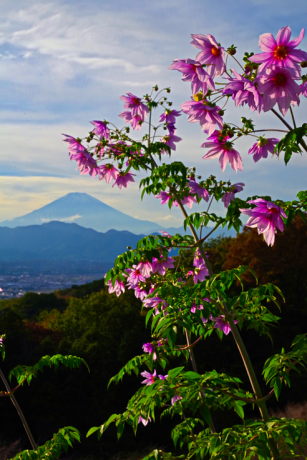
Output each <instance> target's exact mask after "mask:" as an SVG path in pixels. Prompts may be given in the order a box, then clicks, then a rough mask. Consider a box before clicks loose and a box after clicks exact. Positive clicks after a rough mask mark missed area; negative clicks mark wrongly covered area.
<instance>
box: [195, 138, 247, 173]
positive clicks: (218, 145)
mask: <svg viewBox="0 0 307 460" xmlns="http://www.w3.org/2000/svg"><path fill="white" fill-rule="evenodd" d="M211 139H212V140H211ZM208 141H209V142H208ZM201 146H202V147H205V148H209V149H210V150H209V152H207V153H206V154H205V155H204V156H203V159H204V160H212V159H214V158H217V157H219V163H220V166H221V168H222V170H223V171H225V168H226V165H227V162H228V161H229V163H230V166H231V167H232V169H234V170H235V172H237V170H238V169H240V171H242V158H241V155H240V154H239V152H237V151H236V150H235V149H234V148H233V147H232V143H231V142H229V141H226V142H225V141H224V140H220V139H219V138H217V137H216V134H215V133H213V136H212V138H211V137H208V139H207V142H204V143H203V144H202V145H201Z"/></svg>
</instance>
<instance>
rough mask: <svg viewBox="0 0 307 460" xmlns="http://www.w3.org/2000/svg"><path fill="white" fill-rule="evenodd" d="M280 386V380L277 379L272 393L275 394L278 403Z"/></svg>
mask: <svg viewBox="0 0 307 460" xmlns="http://www.w3.org/2000/svg"><path fill="white" fill-rule="evenodd" d="M281 386H282V383H281V379H280V378H279V377H277V378H276V380H275V383H274V393H275V396H276V399H277V401H278V398H279V395H280V392H281Z"/></svg>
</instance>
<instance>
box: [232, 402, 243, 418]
mask: <svg viewBox="0 0 307 460" xmlns="http://www.w3.org/2000/svg"><path fill="white" fill-rule="evenodd" d="M234 409H235V411H236V413H237V414H238V416H239V417H241V418H242V419H244V410H243V407H242V406H241V404H240V402H239V401H235V402H234Z"/></svg>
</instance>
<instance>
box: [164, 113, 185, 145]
mask: <svg viewBox="0 0 307 460" xmlns="http://www.w3.org/2000/svg"><path fill="white" fill-rule="evenodd" d="M180 116H181V113H180V112H179V111H178V110H170V109H166V110H165V112H164V113H162V115H161V116H160V122H164V123H165V125H166V128H167V130H168V134H166V135H165V136H163V137H162V139H160V141H161V142H163V143H164V144H165V145H167V146H168V147H169V148H170V149H171V150H176V145H175V142H180V141H182V138H181V137H178V136H176V131H177V129H176V126H175V123H176V117H180ZM165 152H166V150H162V151H161V153H165Z"/></svg>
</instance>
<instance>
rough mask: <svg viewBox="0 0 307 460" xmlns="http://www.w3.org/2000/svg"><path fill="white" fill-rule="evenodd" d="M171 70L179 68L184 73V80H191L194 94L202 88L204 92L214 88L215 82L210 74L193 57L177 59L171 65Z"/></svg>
mask: <svg viewBox="0 0 307 460" xmlns="http://www.w3.org/2000/svg"><path fill="white" fill-rule="evenodd" d="M169 69H170V70H179V72H182V74H183V78H182V80H183V81H190V82H191V88H192V94H195V93H197V91H199V90H202V92H203V94H206V93H207V91H208V86H209V88H210V89H212V90H214V89H215V87H214V82H213V80H212V78H211V77H210V75H209V74H208V73H207V72H206V71H205V70H204V69H203V66H202V64H201V63H200V62H198V61H194V60H193V59H175V60H174V61H173V64H171V65H170V66H169Z"/></svg>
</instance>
